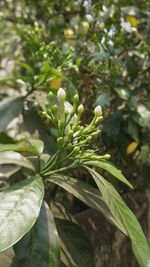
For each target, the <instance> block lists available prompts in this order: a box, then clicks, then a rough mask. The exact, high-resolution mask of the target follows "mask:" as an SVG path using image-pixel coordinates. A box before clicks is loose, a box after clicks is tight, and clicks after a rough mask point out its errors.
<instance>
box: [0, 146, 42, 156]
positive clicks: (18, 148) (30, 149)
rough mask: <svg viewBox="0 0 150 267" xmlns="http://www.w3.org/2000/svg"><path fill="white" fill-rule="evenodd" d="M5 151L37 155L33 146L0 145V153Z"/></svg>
mask: <svg viewBox="0 0 150 267" xmlns="http://www.w3.org/2000/svg"><path fill="white" fill-rule="evenodd" d="M5 151H18V152H30V153H32V154H34V155H38V154H39V153H38V150H37V148H35V147H34V146H22V145H18V144H0V152H5Z"/></svg>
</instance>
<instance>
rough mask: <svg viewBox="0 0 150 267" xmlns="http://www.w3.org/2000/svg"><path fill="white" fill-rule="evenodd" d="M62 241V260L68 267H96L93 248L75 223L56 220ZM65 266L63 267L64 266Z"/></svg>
mask: <svg viewBox="0 0 150 267" xmlns="http://www.w3.org/2000/svg"><path fill="white" fill-rule="evenodd" d="M56 225H57V229H58V233H59V237H60V240H61V260H62V262H63V264H64V265H65V266H68V267H70V266H71V267H94V266H95V265H94V261H93V258H94V257H93V248H92V246H91V245H90V243H89V242H88V240H87V239H86V237H85V235H84V233H83V231H82V230H81V228H80V227H79V226H78V225H77V224H76V223H74V222H71V221H68V220H63V219H56ZM64 265H63V266H64Z"/></svg>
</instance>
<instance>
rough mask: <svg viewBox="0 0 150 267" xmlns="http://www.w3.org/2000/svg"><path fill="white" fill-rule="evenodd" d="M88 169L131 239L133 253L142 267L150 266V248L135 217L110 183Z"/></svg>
mask: <svg viewBox="0 0 150 267" xmlns="http://www.w3.org/2000/svg"><path fill="white" fill-rule="evenodd" d="M87 169H88V171H89V172H90V174H91V175H92V177H93V179H94V180H95V182H96V184H97V186H98V188H99V189H100V191H101V193H102V196H103V199H104V201H105V203H106V204H107V206H108V207H109V208H110V210H111V212H112V214H113V216H114V217H115V219H116V220H117V221H118V222H119V223H120V224H121V225H122V227H123V228H124V232H126V234H127V235H128V236H129V238H130V239H131V242H132V246H133V251H134V254H135V256H136V258H137V260H138V262H139V263H140V266H142V267H148V266H150V248H149V245H148V242H147V240H146V238H145V235H144V233H143V230H142V228H141V226H140V224H139V223H138V220H137V219H136V217H135V215H134V214H133V213H132V211H131V210H130V209H129V208H128V207H127V205H126V204H125V202H124V201H123V199H122V198H121V196H120V195H119V194H118V192H117V191H116V189H115V188H114V187H113V186H112V185H111V184H110V183H109V182H108V181H106V180H105V179H104V178H103V177H102V176H101V175H100V174H99V173H97V172H96V171H94V170H92V169H90V168H88V167H87Z"/></svg>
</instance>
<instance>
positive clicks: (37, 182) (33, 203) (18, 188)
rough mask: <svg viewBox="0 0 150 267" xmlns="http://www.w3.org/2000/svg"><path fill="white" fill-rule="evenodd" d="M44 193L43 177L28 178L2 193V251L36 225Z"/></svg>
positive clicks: (0, 239) (0, 249)
mask: <svg viewBox="0 0 150 267" xmlns="http://www.w3.org/2000/svg"><path fill="white" fill-rule="evenodd" d="M43 194H44V188H43V182H42V180H41V178H39V177H38V178H36V179H27V180H25V181H23V182H20V183H17V184H16V185H14V186H12V187H10V188H9V189H7V190H5V191H3V192H2V193H1V194H0V214H1V216H0V237H1V238H0V251H3V250H5V249H7V248H9V247H11V246H12V245H13V244H15V243H16V242H17V241H18V240H19V239H21V237H22V236H24V235H25V234H26V233H27V232H28V231H29V230H30V229H31V227H32V226H33V225H34V223H35V221H36V220H37V217H38V215H39V212H40V208H41V204H42V199H43Z"/></svg>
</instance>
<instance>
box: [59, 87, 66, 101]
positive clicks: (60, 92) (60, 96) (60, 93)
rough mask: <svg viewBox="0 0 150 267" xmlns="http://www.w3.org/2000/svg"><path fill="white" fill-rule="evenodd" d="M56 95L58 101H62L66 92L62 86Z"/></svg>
mask: <svg viewBox="0 0 150 267" xmlns="http://www.w3.org/2000/svg"><path fill="white" fill-rule="evenodd" d="M57 97H58V100H59V101H64V100H65V98H66V92H65V90H64V89H63V88H59V90H58V92H57Z"/></svg>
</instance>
